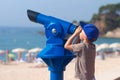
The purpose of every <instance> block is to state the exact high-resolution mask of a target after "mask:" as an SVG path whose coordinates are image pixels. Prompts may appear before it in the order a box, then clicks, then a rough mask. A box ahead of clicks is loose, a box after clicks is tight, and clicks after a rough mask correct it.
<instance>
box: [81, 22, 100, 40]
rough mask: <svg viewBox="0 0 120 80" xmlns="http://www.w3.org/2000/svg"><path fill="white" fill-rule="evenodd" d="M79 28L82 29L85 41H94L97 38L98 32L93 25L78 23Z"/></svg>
mask: <svg viewBox="0 0 120 80" xmlns="http://www.w3.org/2000/svg"><path fill="white" fill-rule="evenodd" d="M80 26H81V27H82V29H83V31H84V33H85V35H86V37H87V39H88V40H89V41H91V42H93V41H96V40H97V38H98V36H99V30H98V29H97V27H96V26H95V25H93V24H86V23H84V22H80Z"/></svg>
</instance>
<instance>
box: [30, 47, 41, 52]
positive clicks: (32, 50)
mask: <svg viewBox="0 0 120 80" xmlns="http://www.w3.org/2000/svg"><path fill="white" fill-rule="evenodd" d="M41 50H42V49H41V48H33V49H30V50H28V52H29V53H38V52H40V51H41Z"/></svg>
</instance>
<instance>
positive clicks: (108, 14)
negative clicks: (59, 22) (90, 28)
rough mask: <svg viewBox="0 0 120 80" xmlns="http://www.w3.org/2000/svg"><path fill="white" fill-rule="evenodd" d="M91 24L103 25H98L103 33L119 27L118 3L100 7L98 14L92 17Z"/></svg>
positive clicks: (119, 10) (119, 11) (119, 9)
mask: <svg viewBox="0 0 120 80" xmlns="http://www.w3.org/2000/svg"><path fill="white" fill-rule="evenodd" d="M91 22H92V23H96V22H99V23H100V24H105V25H102V26H101V25H98V27H99V28H101V32H103V33H106V32H107V31H109V30H113V29H115V28H117V27H120V3H118V4H108V5H105V6H101V7H100V8H99V13H98V14H94V15H93V17H92V19H91Z"/></svg>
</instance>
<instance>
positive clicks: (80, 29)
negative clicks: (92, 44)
mask: <svg viewBox="0 0 120 80" xmlns="http://www.w3.org/2000/svg"><path fill="white" fill-rule="evenodd" d="M81 31H82V28H81V27H80V26H78V28H77V29H76V30H75V34H76V35H79V34H80V33H81Z"/></svg>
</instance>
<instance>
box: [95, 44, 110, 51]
mask: <svg viewBox="0 0 120 80" xmlns="http://www.w3.org/2000/svg"><path fill="white" fill-rule="evenodd" d="M108 48H109V44H107V43H103V44H100V45H99V46H98V47H97V49H96V51H101V50H105V49H108Z"/></svg>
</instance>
